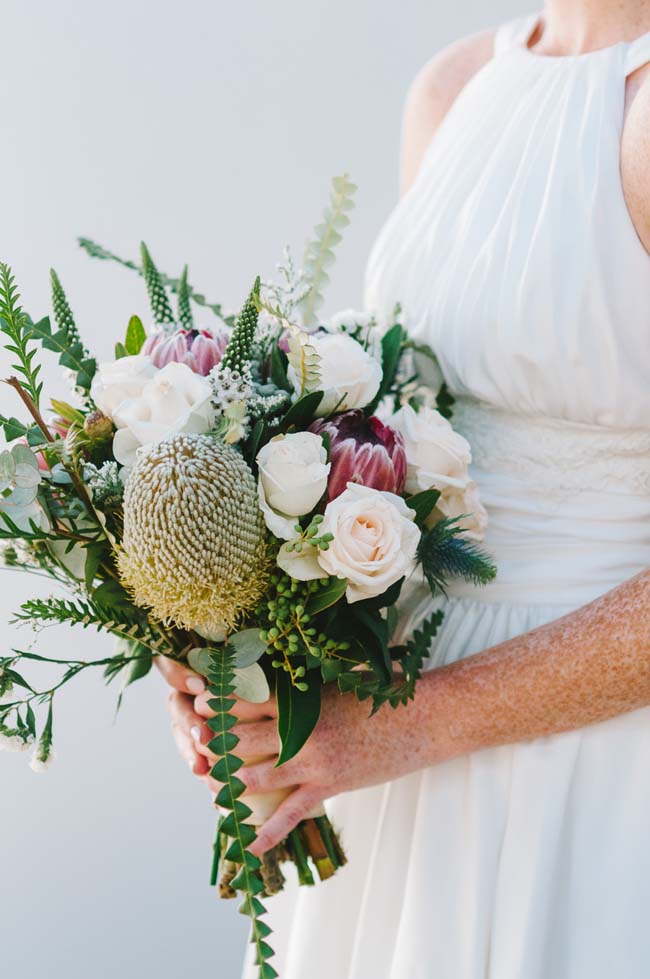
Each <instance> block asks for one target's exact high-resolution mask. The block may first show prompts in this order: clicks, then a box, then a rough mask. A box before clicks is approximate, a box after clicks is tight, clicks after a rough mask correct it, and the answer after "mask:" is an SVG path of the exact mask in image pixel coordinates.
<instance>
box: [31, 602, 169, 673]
mask: <svg viewBox="0 0 650 979" xmlns="http://www.w3.org/2000/svg"><path fill="white" fill-rule="evenodd" d="M98 591H99V589H97V590H96V592H95V594H97V592H98ZM14 621H16V622H31V623H35V624H40V625H51V624H57V623H58V624H61V623H64V622H67V623H68V625H80V626H83V628H84V629H86V628H89V627H93V628H95V629H97V630H98V631H102V630H103V631H105V632H110V633H111V634H112V635H114V636H118V637H119V638H121V639H127V640H131V641H136V642H138V643H139V644H140V645H142V646H145V647H146V648H147V649H151V650H153V652H155V653H164V654H166V655H172V656H175V655H178V650H177V649H176V648H175V647H174V645H173V644H172V643H171V642H170V639H169V635H168V634H167V633H165V632H163V631H162V630H161V631H158V630H157V629H155V627H154V626H153V624H151V623H149V622H148V620H146V619H145V618H144V617H143V616H142V615H141V614H139V613H138V610H136V609H135V607H134V606H131V605H129V604H127V603H121V604H118V603H116V604H115V605H113V604H112V603H111V604H110V605H109V603H107V605H106V606H104V605H102V604H100V602H98V601H95V600H93V599H90V598H86V599H80V598H77V599H64V598H46V599H41V598H37V599H30V600H29V601H27V602H24V603H23V604H22V605H21V606H20V611H19V612H17V613H16V614H15V616H14Z"/></svg>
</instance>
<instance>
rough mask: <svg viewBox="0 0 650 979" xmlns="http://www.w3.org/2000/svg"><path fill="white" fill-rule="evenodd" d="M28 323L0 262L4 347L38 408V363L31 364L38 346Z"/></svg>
mask: <svg viewBox="0 0 650 979" xmlns="http://www.w3.org/2000/svg"><path fill="white" fill-rule="evenodd" d="M31 325H32V324H31V320H30V318H29V316H27V314H26V313H25V312H24V311H23V310H22V308H21V306H20V297H19V295H18V289H17V288H16V280H15V278H14V275H13V273H12V271H11V269H10V267H9V266H8V265H6V264H5V263H4V262H0V332H2V333H4V335H5V337H6V338H7V342H6V343H5V344H4V348H5V350H7V351H8V352H9V353H10V354H12V355H13V356H15V357H16V358H17V359H16V362H15V363H14V364H12V365H11V366H12V368H13V369H14V370H15V371H16V372H17V373H18V374H20V375H21V378H22V380H21V381H20V384H21V386H22V387H23V388H24V389H25V391H27V393H28V394H29V396H30V398H31V399H32V401H33V402H34V404H35V405H36V407H37V408H38V406H39V401H40V396H41V391H42V390H43V383H42V381H39V380H38V375H39V374H40V372H41V367H40V364H35V363H34V357H35V355H36V350H37V348H36V347H35V346H33V338H32V331H31Z"/></svg>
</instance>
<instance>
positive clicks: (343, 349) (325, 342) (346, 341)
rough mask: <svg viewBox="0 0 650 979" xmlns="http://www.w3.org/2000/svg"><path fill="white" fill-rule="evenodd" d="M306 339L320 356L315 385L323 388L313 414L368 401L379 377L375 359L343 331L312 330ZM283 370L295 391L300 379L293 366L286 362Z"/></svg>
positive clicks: (343, 409)
mask: <svg viewBox="0 0 650 979" xmlns="http://www.w3.org/2000/svg"><path fill="white" fill-rule="evenodd" d="M309 342H310V344H311V345H312V346H313V347H314V348H315V350H316V353H317V354H318V356H319V357H320V365H319V371H320V383H319V385H318V387H319V390H321V391H323V392H324V393H323V400H322V401H321V403H320V404H319V406H318V411H317V412H316V414H317V415H318V416H319V417H322V416H324V415H328V414H329V413H330V412H331V411H333V410H334V408H336V410H337V411H349V410H351V409H353V408H365V406H366V405H367V404H370V402H371V401H372V399H373V398H374V396H375V395H376V394H377V391H378V390H379V385H380V384H381V378H382V372H381V365H380V364H379V363H378V362H377V360H376V359H375V358H374V357H373V356H371V354H369V353H368V352H367V351H366V350H364V349H363V347H362V346H361V344H359V343H357V341H356V340H353V339H352V337H350V336H348V335H347V334H346V333H314V334H312V335H311V336H310V337H309ZM287 373H288V377H289V381H290V382H291V385H292V386H293V388H294V389H295V390H296V391H299V390H300V382H299V380H298V378H297V377H296V373H295V371H294V369H293V367H291V366H289V369H288V372H287Z"/></svg>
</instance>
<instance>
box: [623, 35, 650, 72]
mask: <svg viewBox="0 0 650 979" xmlns="http://www.w3.org/2000/svg"><path fill="white" fill-rule="evenodd" d="M648 61H650V31H649V32H648V33H647V34H643V35H642V36H641V37H637V39H636V41H632V42H631V43H630V44H628V46H627V51H626V54H625V76H626V77H627V76H628V75H631V74H632V72H633V71H636V70H637V68H640V67H641V65H645V64H647V62H648Z"/></svg>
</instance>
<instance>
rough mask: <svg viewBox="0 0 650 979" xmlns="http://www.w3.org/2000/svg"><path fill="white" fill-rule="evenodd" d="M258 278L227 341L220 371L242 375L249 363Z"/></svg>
mask: <svg viewBox="0 0 650 979" xmlns="http://www.w3.org/2000/svg"><path fill="white" fill-rule="evenodd" d="M259 296H260V277H259V275H258V277H257V278H256V279H255V282H254V283H253V288H252V289H251V291H250V293H249V295H248V298H247V299H246V302H245V303H244V305H243V307H242V311H241V313H240V314H239V316H238V317H237V322H236V323H235V327H234V329H233V331H232V336H231V337H230V340H229V341H228V346H227V347H226V349H225V351H224V355H223V357H222V359H221V364H220V365H219V366H220V367H221V369H222V370H231V371H235V370H236V371H239V373H240V374H243V373H244V371H245V369H246V367H247V366H248V363H249V361H250V355H251V347H252V345H253V340H254V339H255V330H256V329H257V317H258V315H259V313H258V308H259Z"/></svg>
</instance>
